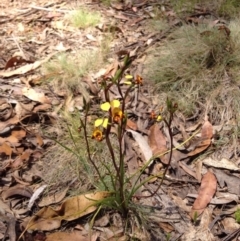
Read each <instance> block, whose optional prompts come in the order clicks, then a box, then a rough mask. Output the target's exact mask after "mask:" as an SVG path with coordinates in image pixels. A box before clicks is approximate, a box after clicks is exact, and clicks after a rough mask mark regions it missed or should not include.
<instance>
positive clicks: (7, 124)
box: [0, 115, 19, 134]
mask: <svg viewBox="0 0 240 241" xmlns="http://www.w3.org/2000/svg"><path fill="white" fill-rule="evenodd" d="M18 122H19V118H18V116H16V115H15V116H14V117H12V118H10V119H8V120H7V121H4V122H3V121H1V122H0V134H3V133H5V132H7V131H9V130H10V128H11V127H12V126H14V125H16V124H17V123H18Z"/></svg>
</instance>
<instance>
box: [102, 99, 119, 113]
mask: <svg viewBox="0 0 240 241" xmlns="http://www.w3.org/2000/svg"><path fill="white" fill-rule="evenodd" d="M119 106H120V101H119V100H112V101H111V102H110V103H109V102H105V103H103V104H101V109H102V110H103V111H109V109H110V108H112V109H113V108H118V107H119Z"/></svg>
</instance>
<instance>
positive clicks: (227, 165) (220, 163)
mask: <svg viewBox="0 0 240 241" xmlns="http://www.w3.org/2000/svg"><path fill="white" fill-rule="evenodd" d="M202 162H203V163H204V164H205V165H207V166H211V167H218V168H224V169H227V170H231V171H239V170H240V168H239V167H238V166H237V165H236V164H235V163H234V162H232V161H230V160H228V159H226V158H222V159H221V160H216V159H213V158H212V157H207V158H205V159H204V160H203V161H202Z"/></svg>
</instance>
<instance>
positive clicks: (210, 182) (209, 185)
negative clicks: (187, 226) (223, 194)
mask: <svg viewBox="0 0 240 241" xmlns="http://www.w3.org/2000/svg"><path fill="white" fill-rule="evenodd" d="M216 189H217V179H216V177H215V175H214V174H213V173H212V172H207V173H206V174H205V175H204V176H203V178H202V182H201V186H200V189H199V191H198V197H197V198H196V200H195V202H194V203H193V206H192V210H191V213H190V216H191V218H192V219H194V218H196V217H198V216H199V215H200V214H201V213H202V212H203V211H204V209H205V208H206V207H207V205H208V204H209V202H210V201H211V199H212V198H213V196H214V194H215V192H216Z"/></svg>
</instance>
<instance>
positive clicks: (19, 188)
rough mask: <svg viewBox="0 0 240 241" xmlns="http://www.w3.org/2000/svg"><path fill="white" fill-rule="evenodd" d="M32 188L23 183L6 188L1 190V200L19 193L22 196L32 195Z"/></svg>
mask: <svg viewBox="0 0 240 241" xmlns="http://www.w3.org/2000/svg"><path fill="white" fill-rule="evenodd" d="M32 193H33V192H32V189H31V188H29V187H26V186H23V185H20V184H19V185H16V186H13V187H10V188H8V190H6V191H4V192H2V198H3V200H6V199H7V198H9V197H12V196H14V195H20V196H24V197H28V198H30V197H31V196H32Z"/></svg>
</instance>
